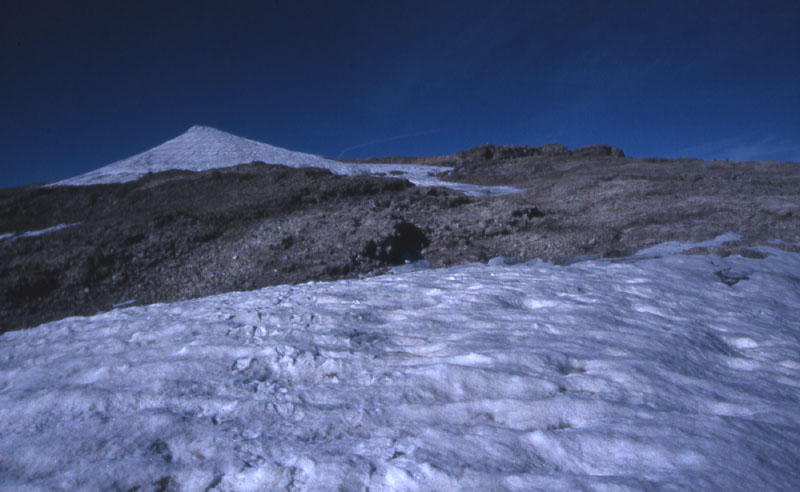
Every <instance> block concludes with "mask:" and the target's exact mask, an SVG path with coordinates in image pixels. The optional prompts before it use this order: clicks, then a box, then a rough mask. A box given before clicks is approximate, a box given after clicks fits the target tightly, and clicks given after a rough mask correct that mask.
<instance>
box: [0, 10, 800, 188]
mask: <svg viewBox="0 0 800 492" xmlns="http://www.w3.org/2000/svg"><path fill="white" fill-rule="evenodd" d="M9 4H10V5H9ZM798 26H800V2H798V1H794V0H785V1H770V0H759V1H735V0H731V1H721V2H716V1H691V2H688V1H687V2H684V1H646V0H640V1H629V2H601V1H569V0H565V1H534V0H527V1H503V0H492V1H481V2H478V1H458V2H455V1H454V2H436V1H424V2H417V1H397V2H396V1H380V0H373V1H347V0H345V1H305V0H274V1H259V2H255V1H254V2H235V1H231V2H222V1H213V2H212V1H201V0H194V1H192V2H180V1H170V2H167V1H158V2H150V1H133V2H114V1H110V2H109V1H105V2H80V1H75V2H67V1H64V2H61V1H36V0H28V1H23V0H15V1H11V2H5V3H4V5H3V7H2V9H0V63H1V64H2V65H0V66H2V71H0V165H2V173H1V174H0V187H9V186H16V185H21V184H25V183H32V182H38V181H44V180H54V179H61V178H66V177H69V176H73V175H76V174H80V173H83V172H86V171H89V170H92V169H95V168H98V167H100V166H103V165H106V164H109V163H111V162H113V161H115V160H119V159H122V158H125V157H128V156H131V155H133V154H136V153H139V152H142V151H144V150H147V149H149V148H151V147H154V146H156V145H158V144H160V143H162V142H164V141H166V140H168V139H170V138H173V137H175V136H177V135H179V134H181V133H183V132H184V131H186V129H188V128H189V127H190V126H191V125H194V124H201V125H207V126H213V127H216V128H219V129H221V130H225V131H228V132H230V133H234V134H236V135H240V136H244V137H248V138H252V139H255V140H259V141H262V142H266V143H269V144H272V145H277V146H281V147H286V148H289V149H293V150H300V151H305V152H311V153H315V154H320V155H325V156H329V157H334V158H335V157H338V156H342V157H362V156H369V155H397V154H405V155H431V154H448V153H451V152H454V151H456V150H461V149H465V148H468V147H471V146H474V145H479V144H484V143H487V142H491V143H497V144H526V145H540V144H542V143H546V142H560V143H563V144H565V145H567V146H568V147H570V148H573V147H577V146H581V145H588V144H593V143H608V144H611V145H615V146H618V147H621V148H622V149H623V150H624V151H625V152H626V153H627V154H628V155H634V156H664V157H674V156H696V157H702V158H730V159H734V160H750V159H780V160H793V161H800V28H798Z"/></svg>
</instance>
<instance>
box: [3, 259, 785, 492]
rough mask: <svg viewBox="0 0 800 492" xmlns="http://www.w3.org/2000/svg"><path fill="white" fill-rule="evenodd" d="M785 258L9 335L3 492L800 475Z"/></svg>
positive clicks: (365, 295) (664, 264) (413, 280)
mask: <svg viewBox="0 0 800 492" xmlns="http://www.w3.org/2000/svg"><path fill="white" fill-rule="evenodd" d="M663 251H664V250H662V252H663ZM763 251H765V252H768V253H769V254H770V256H768V257H767V258H765V259H748V258H742V257H739V256H734V255H732V256H729V257H726V258H719V257H714V256H705V255H691V256H686V255H679V254H671V253H667V254H666V255H665V256H662V257H646V256H639V257H630V258H623V259H615V260H596V261H583V262H580V263H574V264H572V265H569V266H556V265H552V264H549V263H544V262H539V261H534V262H529V263H524V264H517V265H507V264H506V263H509V262H506V261H500V260H498V261H493V262H492V263H491V265H482V264H471V265H464V266H459V267H454V268H449V269H443V270H430V269H427V270H420V271H412V272H399V271H398V273H396V274H394V275H385V276H381V277H374V278H369V279H361V280H345V281H338V282H332V283H308V284H303V285H295V286H277V287H269V288H265V289H262V290H259V291H253V292H240V293H229V294H224V295H217V296H213V297H209V298H204V299H197V300H192V301H186V302H178V303H172V304H160V305H151V306H145V307H133V308H127V309H119V310H114V311H111V312H108V313H104V314H100V315H97V316H93V317H88V318H69V319H65V320H62V321H58V322H54V323H49V324H46V325H42V326H40V327H37V328H34V329H30V330H26V331H20V332H11V333H6V334H5V335H3V336H0V488H3V489H8V490H152V489H161V490H210V489H214V490H236V491H246V490H367V489H369V490H421V491H428V490H661V489H667V490H797V489H798V488H800V467H798V466H797V464H798V463H800V255H798V254H795V253H788V252H784V251H781V250H777V249H772V248H763ZM730 270H735V271H736V272H738V274H737V275H738V278H739V281H737V282H736V283H734V284H733V285H727V284H725V283H723V282H722V281H720V278H719V277H718V272H720V271H730Z"/></svg>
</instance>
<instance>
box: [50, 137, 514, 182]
mask: <svg viewBox="0 0 800 492" xmlns="http://www.w3.org/2000/svg"><path fill="white" fill-rule="evenodd" d="M254 161H261V162H265V163H267V164H281V165H284V166H289V167H319V168H324V169H329V170H330V171H331V172H333V173H336V174H340V175H345V176H354V175H381V176H384V175H388V176H396V177H401V178H404V179H408V180H409V181H411V182H412V183H414V184H416V185H420V186H446V187H449V188H453V189H457V190H459V191H462V192H464V193H466V194H470V195H483V196H496V195H505V194H510V193H516V192H519V191H521V190H519V189H517V188H512V187H508V186H477V185H467V184H461V183H449V182H446V181H442V180H440V179H438V178H437V177H436V176H435V175H436V174H438V173H441V172H444V171H447V170H450V169H451V168H448V167H437V166H424V165H417V164H404V163H397V164H362V163H344V162H339V161H334V160H330V159H324V158H322V157H319V156H315V155H311V154H305V153H302V152H295V151H291V150H287V149H283V148H280V147H275V146H272V145H268V144H265V143H261V142H256V141H254V140H249V139H246V138H242V137H237V136H236V135H232V134H230V133H226V132H223V131H221V130H217V129H215V128H209V127H205V126H193V127H191V128H189V130H188V131H187V132H186V133H184V134H183V135H180V136H178V137H176V138H173V139H172V140H169V141H167V142H165V143H163V144H161V145H159V146H157V147H154V148H152V149H150V150H148V151H146V152H143V153H141V154H137V155H135V156H133V157H129V158H127V159H123V160H121V161H117V162H114V163H113V164H109V165H107V166H105V167H101V168H99V169H96V170H94V171H91V172H88V173H86V174H82V175H80V176H76V177H73V178H68V179H65V180H62V181H58V182H56V183H53V184H51V185H49V186H83V185H93V184H102V183H123V182H126V181H132V180H135V179H138V178H140V177H142V176H144V175H145V174H147V173H148V172H159V171H167V170H170V169H182V170H189V171H205V170H209V169H214V168H221V167H230V166H235V165H238V164H247V163H250V162H254Z"/></svg>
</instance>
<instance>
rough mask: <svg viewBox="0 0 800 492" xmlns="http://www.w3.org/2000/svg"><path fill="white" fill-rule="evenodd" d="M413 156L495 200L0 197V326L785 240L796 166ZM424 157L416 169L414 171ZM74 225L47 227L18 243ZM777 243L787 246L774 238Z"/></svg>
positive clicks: (380, 183)
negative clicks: (531, 262)
mask: <svg viewBox="0 0 800 492" xmlns="http://www.w3.org/2000/svg"><path fill="white" fill-rule="evenodd" d="M420 159H426V160H425V161H424V163H426V164H436V163H440V164H449V165H451V166H454V167H455V169H454V170H453V171H451V172H447V173H446V175H445V179H447V180H453V181H461V182H468V183H477V184H497V185H501V184H502V185H512V186H517V187H520V188H524V191H523V192H521V193H518V194H514V195H508V196H503V197H495V198H476V197H467V196H463V195H461V194H460V193H458V192H455V191H451V190H448V189H446V188H420V187H415V186H413V185H412V184H411V183H409V182H407V181H405V180H401V179H389V178H374V177H344V176H336V175H333V174H331V173H330V172H328V171H325V170H320V169H310V168H305V169H293V168H287V167H283V166H275V165H266V164H261V163H253V164H247V165H241V166H237V167H233V168H225V169H218V170H212V171H205V172H185V171H170V172H165V173H159V174H152V175H148V176H146V177H144V178H142V179H140V180H138V181H135V182H130V183H123V184H111V185H95V186H88V187H49V188H47V187H45V188H42V187H38V186H29V187H24V188H17V189H9V190H0V235H3V234H11V233H15V235H13V236H10V237H9V236H6V237H4V238H2V239H0V320H1V321H0V331H6V330H13V329H20V328H25V327H31V326H35V325H37V324H40V323H43V322H46V321H50V320H54V319H58V318H62V317H65V316H70V315H88V314H93V313H95V312H98V311H102V310H107V309H110V308H112V307H113V306H117V305H121V304H126V305H128V304H144V303H152V302H165V301H174V300H179V299H187V298H193V297H198V296H204V295H210V294H214V293H220V292H226V291H232V290H248V289H256V288H259V287H263V286H267V285H275V284H280V283H293V282H305V281H310V280H333V279H340V278H347V277H354V276H360V275H370V274H375V273H380V272H384V271H385V270H386V267H388V266H390V265H393V264H399V263H403V262H406V261H413V260H416V259H420V258H424V259H426V260H427V261H428V262H429V263H430V264H431V266H433V267H440V266H447V265H453V264H457V263H462V262H470V261H486V260H487V259H489V258H491V257H494V256H511V257H518V258H523V259H529V258H543V259H547V260H553V261H564V260H565V259H568V258H571V257H574V256H578V255H584V254H594V255H598V256H619V255H625V254H629V253H633V252H634V251H636V250H638V249H641V248H643V247H647V246H651V245H653V244H657V243H660V242H664V241H669V240H705V239H710V238H713V237H715V236H717V235H719V234H722V233H724V232H728V231H733V232H738V233H740V234H742V235H743V236H744V238H743V240H742V241H738V242H736V243H731V244H727V245H725V246H723V247H718V248H715V249H714V250H713V251H712V252H713V253H717V254H722V255H725V254H731V253H739V254H746V255H750V256H758V255H759V254H760V253H757V252H755V251H752V250H750V249H748V248H749V247H751V246H753V245H757V244H766V242H767V241H768V240H770V239H780V240H783V241H785V242H787V243H796V242H799V241H800V196H799V195H798V193H799V190H800V164H793V163H775V162H760V163H731V162H717V161H714V162H704V161H698V160H689V159H680V160H664V159H634V158H627V157H623V154H622V152H621V151H619V150H618V149H614V148H612V147H608V146H592V147H588V148H583V149H578V150H576V151H568V150H566V149H564V148H562V147H559V146H556V145H551V146H542V147H498V146H482V147H477V148H475V149H470V150H468V151H465V152H460V153H457V154H454V155H452V156H445V157H440V158H434V157H430V158H420ZM420 162H422V161H420ZM61 224H72V225H70V226H69V227H65V228H62V229H60V230H54V231H52V232H47V233H45V234H41V235H36V236H30V237H23V236H20V233H23V232H28V231H37V230H42V229H46V228H50V227H53V226H56V225H61ZM782 247H785V248H794V246H788V245H784V246H782Z"/></svg>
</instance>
